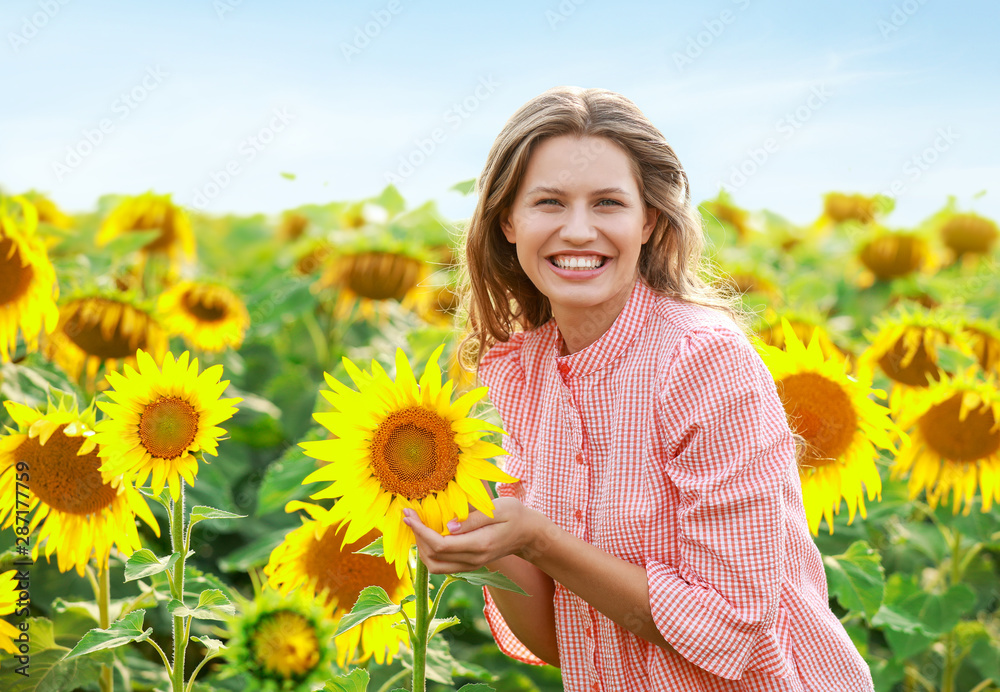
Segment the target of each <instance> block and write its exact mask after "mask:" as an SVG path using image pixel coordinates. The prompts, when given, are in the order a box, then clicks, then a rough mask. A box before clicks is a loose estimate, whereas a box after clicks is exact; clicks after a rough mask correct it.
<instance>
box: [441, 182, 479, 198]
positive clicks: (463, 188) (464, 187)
mask: <svg viewBox="0 0 1000 692" xmlns="http://www.w3.org/2000/svg"><path fill="white" fill-rule="evenodd" d="M448 189H449V190H455V191H456V192H460V193H462V194H463V195H471V194H472V193H473V192H475V191H476V179H475V178H469V179H468V180H463V181H462V182H460V183H455V184H454V185H452V186H451V187H449V188H448Z"/></svg>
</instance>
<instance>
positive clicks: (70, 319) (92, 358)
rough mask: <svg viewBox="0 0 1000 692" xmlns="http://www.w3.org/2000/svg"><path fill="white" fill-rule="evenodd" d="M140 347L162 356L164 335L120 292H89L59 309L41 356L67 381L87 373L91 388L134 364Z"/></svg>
mask: <svg viewBox="0 0 1000 692" xmlns="http://www.w3.org/2000/svg"><path fill="white" fill-rule="evenodd" d="M139 349H143V350H145V351H148V352H150V353H152V354H153V356H154V357H156V358H161V357H162V356H163V354H164V353H165V352H166V350H167V334H166V332H165V331H164V330H163V328H162V327H161V326H160V323H159V322H158V321H157V320H156V319H155V318H154V317H153V316H152V315H151V314H150V313H149V311H148V310H146V309H144V308H143V307H142V306H141V305H140V304H139V303H138V302H136V301H135V300H134V299H132V298H131V297H129V295H128V294H122V293H114V294H111V293H93V294H86V295H81V296H77V297H75V298H72V299H70V300H68V301H66V302H65V303H63V305H61V306H60V308H59V322H58V326H57V327H56V330H55V332H53V334H52V335H51V336H50V337H49V338H48V340H47V342H46V344H45V349H44V350H45V354H46V357H47V358H49V359H50V360H52V361H54V362H56V363H58V364H59V365H60V366H61V367H62V369H63V370H65V371H66V372H67V373H68V374H69V375H70V377H72V378H74V379H76V380H79V379H80V377H81V375H84V374H85V375H86V381H87V382H88V383H89V384H90V385H91V386H92V385H93V384H95V383H96V382H97V374H98V371H99V370H100V369H101V366H104V370H105V372H109V371H112V370H117V369H119V368H120V367H122V366H123V365H131V366H134V365H135V362H136V360H135V354H136V351H138V350H139Z"/></svg>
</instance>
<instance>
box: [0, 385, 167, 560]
mask: <svg viewBox="0 0 1000 692" xmlns="http://www.w3.org/2000/svg"><path fill="white" fill-rule="evenodd" d="M4 405H5V406H6V408H7V412H8V413H9V414H10V416H11V418H12V419H13V420H14V422H15V423H16V424H17V426H18V431H17V432H14V431H10V432H9V434H7V435H6V436H4V437H0V522H3V528H4V529H6V528H8V527H10V526H11V525H12V524H13V523H14V522H15V520H16V521H18V522H19V524H20V522H23V521H25V520H26V518H27V515H23V514H22V510H20V509H16V503H15V502H14V499H15V495H16V493H15V487H14V486H15V481H16V479H17V478H19V477H21V475H22V471H23V472H24V473H25V474H27V478H28V480H27V481H26V484H27V486H28V490H29V491H30V495H29V498H30V499H29V500H28V512H29V514H31V520H30V523H29V524H28V529H29V531H30V532H32V533H33V532H34V531H35V529H36V528H37V527H38V526H39V525H42V524H43V522H44V525H42V529H41V532H40V533H39V534H38V540H37V541H36V542H35V544H34V550H33V553H32V557H33V558H35V557H37V555H38V546H39V545H40V544H41V543H44V544H45V557H46V559H48V558H49V556H51V555H52V553H53V552H54V553H56V555H57V557H58V564H59V571H60V572H65V571H67V570H69V568H71V567H75V568H76V571H77V572H78V573H79V574H80V576H83V574H84V569H85V568H86V566H87V563H88V562H89V561H90V559H91V557H96V559H97V562H98V564H105V563H106V562H107V559H108V555H109V554H110V551H111V546H112V545H115V546H117V548H118V550H119V551H120V552H121V553H123V554H124V555H131V554H132V553H133V552H135V551H136V550H138V549H139V548H141V547H142V546H141V544H140V542H139V535H138V533H137V531H136V522H135V518H136V516H139V517H141V518H142V520H143V521H145V522H146V523H147V524H148V525H149V526H150V528H151V529H152V530H153V532H154V533H155V534H156V535H157V536H159V535H160V528H159V524H157V522H156V519H155V518H154V517H153V514H152V512H150V511H149V506H148V505H147V504H146V500H145V499H144V498H143V497H142V495H141V494H140V493H139V492H138V491H137V490H136V489H135V488H134V487H132V486H131V485H129V484H128V483H125V484H121V485H120V487H118V488H115V487H113V486H112V485H111V484H110V483H109V482H108V481H106V480H104V479H102V477H101V472H100V470H99V468H100V465H101V460H100V457H99V450H98V447H97V440H96V439H95V437H96V436H95V435H94V430H93V427H94V411H93V408H92V407H88V408H87V409H86V410H84V411H83V412H82V413H81V412H79V411H78V410H77V406H76V401H75V400H73V399H72V397H65V398H62V397H60V398H59V400H58V402H57V403H53V402H51V401H50V402H49V405H48V410H47V411H46V412H45V413H41V412H39V411H36V410H34V409H32V408H29V407H27V406H24V405H23V404H18V403H15V402H13V401H6V402H4ZM21 464H27V465H28V468H27V470H24V469H23V467H21ZM15 509H16V511H15Z"/></svg>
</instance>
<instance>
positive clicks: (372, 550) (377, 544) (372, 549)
mask: <svg viewBox="0 0 1000 692" xmlns="http://www.w3.org/2000/svg"><path fill="white" fill-rule="evenodd" d="M354 554H355V555H374V556H375V557H383V556H384V555H385V552H384V551H383V549H382V537H381V536H379V537H378V538H376V539H375V540H374V541H372V542H371V543H369V544H368V545H366V546H365V547H364V548H362V549H361V550H355V551H354Z"/></svg>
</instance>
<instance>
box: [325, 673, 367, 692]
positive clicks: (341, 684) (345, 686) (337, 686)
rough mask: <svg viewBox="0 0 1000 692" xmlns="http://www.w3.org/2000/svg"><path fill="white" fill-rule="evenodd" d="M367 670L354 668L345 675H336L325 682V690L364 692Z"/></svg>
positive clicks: (333, 691)
mask: <svg viewBox="0 0 1000 692" xmlns="http://www.w3.org/2000/svg"><path fill="white" fill-rule="evenodd" d="M368 679H369V678H368V671H367V670H365V669H364V668H355V669H354V670H352V671H351V672H350V673H348V674H347V675H338V676H337V677H335V678H333V679H332V680H330V681H328V682H327V683H326V687H324V688H323V689H324V690H326V692H365V690H367V689H368Z"/></svg>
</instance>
